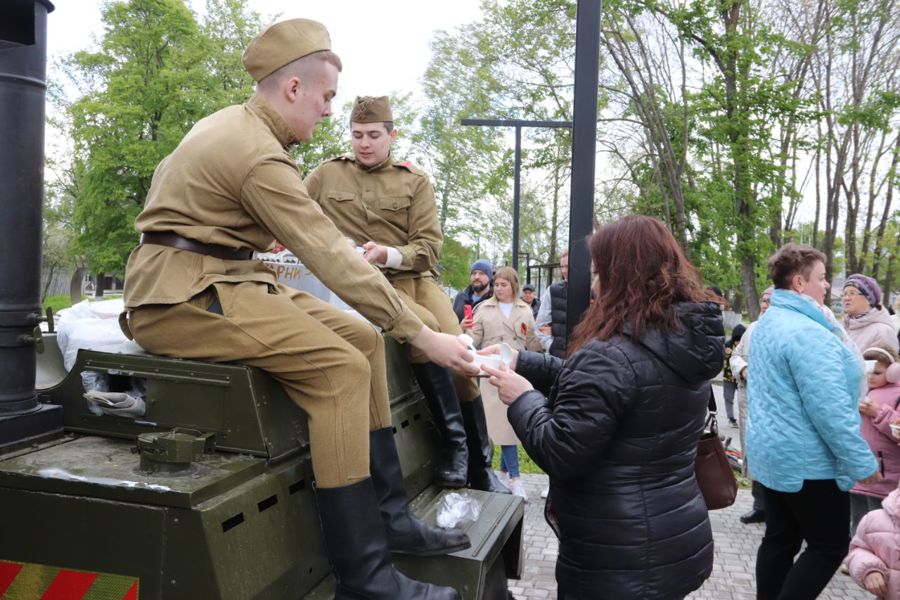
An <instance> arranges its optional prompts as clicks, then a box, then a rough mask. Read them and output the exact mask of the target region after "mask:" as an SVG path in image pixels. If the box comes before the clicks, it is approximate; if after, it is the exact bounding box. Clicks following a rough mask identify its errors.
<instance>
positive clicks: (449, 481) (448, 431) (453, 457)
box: [412, 362, 469, 488]
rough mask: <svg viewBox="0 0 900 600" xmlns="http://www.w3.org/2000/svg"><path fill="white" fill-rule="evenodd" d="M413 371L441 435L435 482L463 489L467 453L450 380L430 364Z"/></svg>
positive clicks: (467, 461)
mask: <svg viewBox="0 0 900 600" xmlns="http://www.w3.org/2000/svg"><path fill="white" fill-rule="evenodd" d="M412 370H413V374H414V375H415V376H416V381H418V382H419V387H420V388H421V389H422V393H423V394H424V395H425V399H426V400H428V405H429V407H430V408H431V412H432V414H433V415H434V420H435V423H436V425H437V428H438V431H440V434H441V455H440V457H439V458H438V462H437V465H436V466H435V469H434V480H435V481H434V482H435V483H436V484H438V485H439V486H442V487H448V488H461V487H465V486H466V481H467V480H468V473H467V472H466V471H467V468H468V463H469V449H468V447H467V446H466V429H465V427H464V426H463V420H462V414H460V409H459V400H458V399H457V397H456V386H454V385H453V378H452V377H451V376H450V372H449V371H448V370H447V369H445V368H444V367H441V366H438V365H436V364H434V363H431V362H428V363H422V364H413V365H412Z"/></svg>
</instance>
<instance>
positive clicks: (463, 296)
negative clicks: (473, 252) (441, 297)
mask: <svg viewBox="0 0 900 600" xmlns="http://www.w3.org/2000/svg"><path fill="white" fill-rule="evenodd" d="M493 278H494V265H492V264H491V262H490V261H489V260H486V259H484V258H479V259H478V260H476V261H475V262H473V263H472V269H471V271H470V275H469V285H468V286H467V287H466V289H464V290H463V291H461V292H459V293H458V294H456V298H455V299H454V300H453V311H454V312H455V313H456V317H457V318H458V319H459V322H460V323H462V322H463V319H464V318H465V317H466V306H471V307H472V308H473V309H474V308H475V307H476V306H478V304H479V303H480V302H484V301H485V300H487V299H488V298H490V297H491V296H493V295H494V290H493V288H492V287H491V280H492V279H493Z"/></svg>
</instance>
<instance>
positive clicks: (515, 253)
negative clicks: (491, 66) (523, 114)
mask: <svg viewBox="0 0 900 600" xmlns="http://www.w3.org/2000/svg"><path fill="white" fill-rule="evenodd" d="M521 172H522V126H521V125H516V166H515V176H514V177H513V230H512V268H513V269H515V270H516V271H518V270H519V201H520V199H521V196H520V195H519V194H520V191H519V190H520V187H521V186H520V184H519V175H520V174H521Z"/></svg>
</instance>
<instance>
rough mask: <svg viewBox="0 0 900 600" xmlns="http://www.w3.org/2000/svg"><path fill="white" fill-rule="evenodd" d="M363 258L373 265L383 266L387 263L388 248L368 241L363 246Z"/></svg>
mask: <svg viewBox="0 0 900 600" xmlns="http://www.w3.org/2000/svg"><path fill="white" fill-rule="evenodd" d="M362 247H363V250H364V252H363V258H365V259H366V260H367V261H369V262H370V263H371V264H373V265H383V264H384V263H386V262H387V254H388V252H387V247H385V246H381V245H379V244H376V243H375V242H373V241H368V242H366V243H365V244H363V245H362Z"/></svg>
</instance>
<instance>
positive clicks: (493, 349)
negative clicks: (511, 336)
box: [477, 344, 519, 371]
mask: <svg viewBox="0 0 900 600" xmlns="http://www.w3.org/2000/svg"><path fill="white" fill-rule="evenodd" d="M500 346H502V344H493V345H491V346H487V347H485V348H482V349H481V350H478V351H477V352H478V354H485V355H488V354H496V355H498V356H499V355H501V354H502V353H501V352H500ZM506 347H507V348H509V349H510V351H511V352H512V360H511V361H509V368H510V369H512V370H513V371H515V370H516V363H517V362H518V361H519V351H518V350H513V349H512V348H510V347H509V346H508V345H507V346H506Z"/></svg>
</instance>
